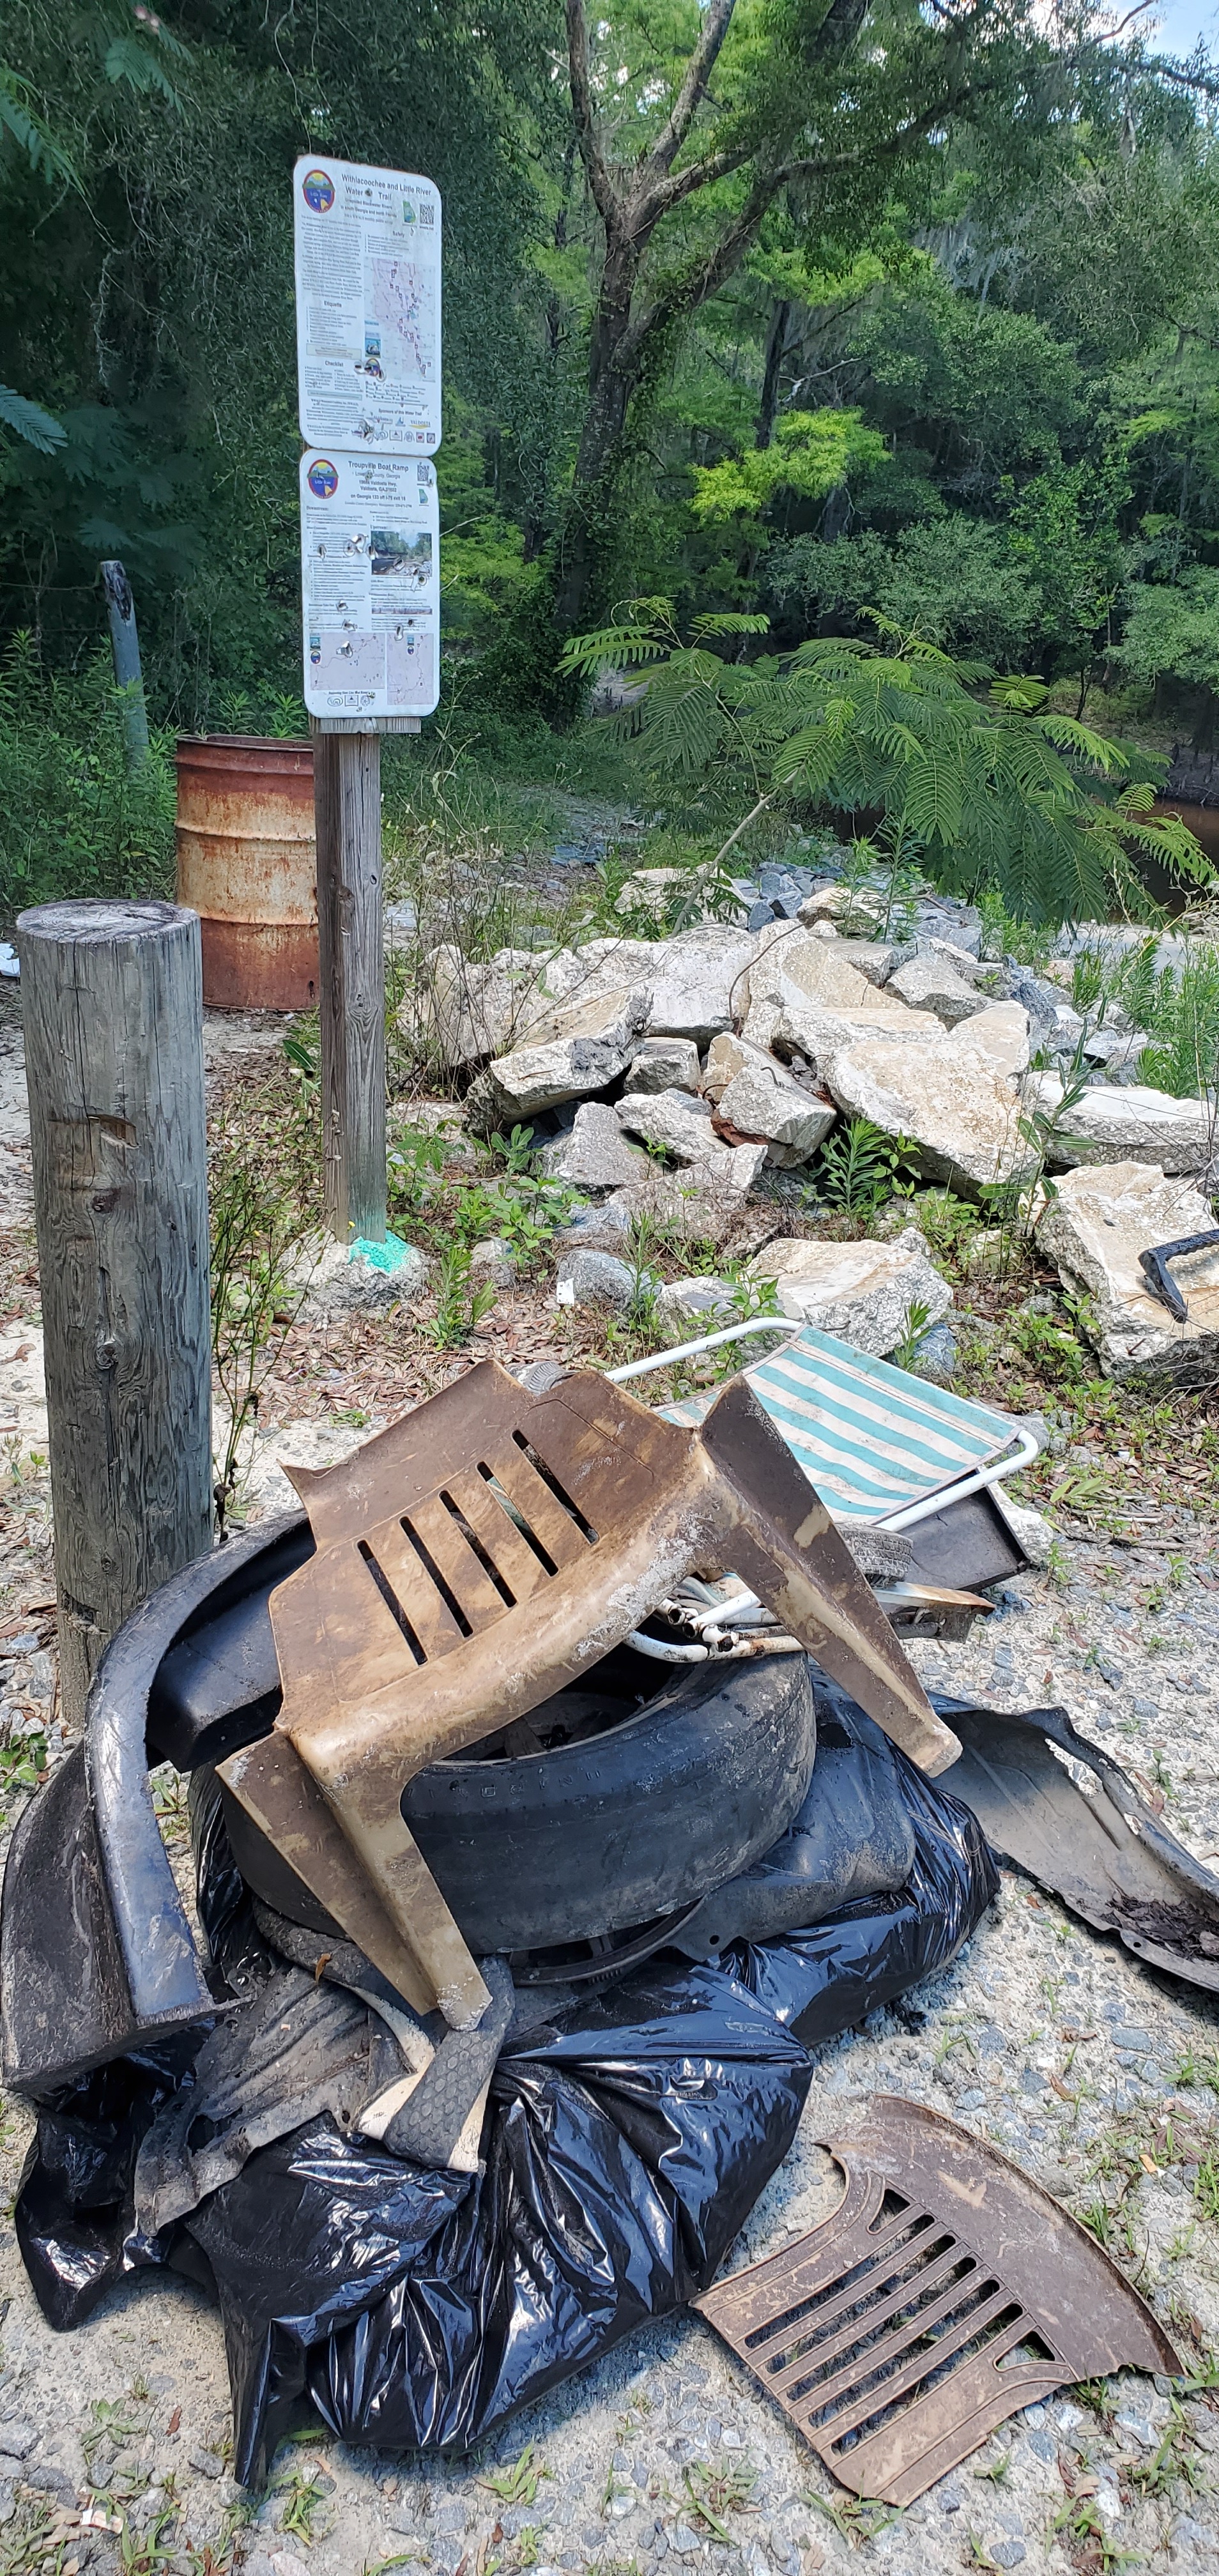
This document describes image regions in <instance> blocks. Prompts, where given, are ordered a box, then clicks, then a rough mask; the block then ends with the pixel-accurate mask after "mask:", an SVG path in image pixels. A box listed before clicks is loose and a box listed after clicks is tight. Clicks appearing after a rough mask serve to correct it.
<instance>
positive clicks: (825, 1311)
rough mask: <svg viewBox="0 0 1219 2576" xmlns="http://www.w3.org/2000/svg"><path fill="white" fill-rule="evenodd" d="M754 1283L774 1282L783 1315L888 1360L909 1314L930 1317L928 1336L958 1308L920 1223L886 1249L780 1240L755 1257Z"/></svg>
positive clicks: (925, 1323) (925, 1322)
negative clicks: (915, 1312)
mask: <svg viewBox="0 0 1219 2576" xmlns="http://www.w3.org/2000/svg"><path fill="white" fill-rule="evenodd" d="M749 1268H750V1273H751V1275H752V1276H753V1277H754V1278H755V1279H773V1280H774V1282H775V1285H776V1288H777V1291H778V1297H779V1308H780V1312H781V1313H782V1314H784V1315H790V1316H792V1317H794V1318H798V1319H799V1320H800V1321H801V1322H803V1323H806V1324H815V1325H816V1326H817V1327H818V1329H819V1331H821V1332H823V1333H836V1334H838V1335H839V1336H840V1338H841V1339H842V1340H843V1341H844V1342H853V1343H854V1345H855V1347H856V1349H857V1350H861V1351H867V1352H869V1353H870V1354H871V1356H872V1357H873V1358H874V1359H885V1358H887V1357H888V1355H889V1353H890V1351H894V1350H896V1348H897V1346H898V1343H899V1342H901V1341H902V1340H903V1339H904V1337H905V1335H906V1334H907V1332H908V1331H909V1329H910V1316H911V1310H912V1309H913V1308H915V1307H919V1306H921V1307H922V1308H923V1309H924V1310H925V1311H924V1316H923V1323H922V1330H923V1331H924V1332H926V1331H927V1330H928V1328H929V1327H930V1326H931V1325H933V1324H937V1323H938V1322H939V1320H940V1318H941V1316H942V1315H946V1314H947V1313H948V1310H949V1307H950V1306H951V1304H952V1290H951V1288H950V1286H949V1284H948V1281H947V1280H946V1279H944V1278H942V1277H941V1275H940V1273H939V1271H938V1270H937V1269H936V1267H935V1264H934V1262H933V1261H932V1259H931V1255H930V1253H929V1251H928V1248H927V1239H926V1236H925V1235H923V1234H920V1232H919V1229H918V1227H917V1226H916V1225H910V1226H907V1227H906V1228H905V1229H904V1231H903V1232H902V1233H901V1234H899V1235H897V1236H895V1237H894V1238H893V1239H892V1240H891V1241H889V1242H887V1243H878V1242H875V1241H872V1240H868V1239H865V1241H864V1242H862V1243H810V1242H807V1241H804V1240H802V1239H799V1238H794V1237H793V1238H786V1237H785V1238H781V1239H780V1240H779V1241H778V1242H775V1243H768V1244H767V1245H766V1246H765V1248H764V1250H763V1251H761V1252H759V1253H756V1254H755V1256H754V1258H753V1260H752V1261H751V1262H750V1265H749Z"/></svg>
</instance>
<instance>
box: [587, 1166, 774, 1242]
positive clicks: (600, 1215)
mask: <svg viewBox="0 0 1219 2576" xmlns="http://www.w3.org/2000/svg"><path fill="white" fill-rule="evenodd" d="M755 1157H756V1161H755V1159H754V1158H755ZM764 1159H765V1149H764V1147H762V1146H761V1145H739V1146H737V1147H736V1148H735V1150H733V1149H731V1148H729V1147H728V1146H722V1147H720V1148H718V1149H717V1152H716V1153H715V1154H713V1155H709V1156H708V1158H707V1160H706V1162H705V1163H697V1164H695V1165H693V1166H692V1167H687V1168H686V1169H685V1170H684V1171H680V1172H674V1171H671V1170H667V1169H666V1168H665V1166H664V1165H663V1164H661V1163H649V1165H648V1168H647V1170H646V1171H645V1172H643V1173H641V1174H640V1176H639V1178H638V1179H637V1180H633V1181H632V1182H631V1183H630V1184H629V1186H628V1187H627V1188H625V1189H621V1190H615V1192H614V1194H613V1197H612V1198H608V1199H606V1200H604V1201H603V1203H602V1205H601V1207H600V1209H599V1210H596V1211H595V1212H594V1211H590V1216H589V1219H588V1221H587V1222H586V1223H582V1224H581V1227H580V1229H579V1232H580V1240H581V1241H582V1242H583V1241H586V1240H589V1239H591V1237H592V1234H593V1231H594V1228H595V1227H597V1226H599V1227H600V1228H601V1229H602V1239H603V1240H604V1241H606V1242H611V1241H613V1240H615V1239H616V1238H621V1237H622V1236H624V1235H626V1234H627V1233H628V1232H629V1229H630V1227H631V1226H632V1225H633V1224H634V1223H635V1221H636V1220H637V1219H638V1218H641V1217H642V1218H646V1220H647V1221H648V1223H649V1224H651V1225H656V1226H661V1227H663V1229H664V1231H665V1233H666V1234H668V1235H673V1236H677V1237H684V1239H685V1240H686V1241H687V1242H690V1243H710V1244H712V1245H714V1246H716V1247H717V1248H718V1247H719V1246H720V1245H722V1244H725V1243H727V1242H728V1240H729V1238H730V1237H731V1236H732V1235H733V1234H734V1233H735V1231H736V1228H737V1226H738V1224H739V1223H740V1218H741V1209H742V1204H743V1201H744V1198H745V1194H746V1191H747V1189H748V1187H749V1184H750V1180H751V1178H756V1176H757V1173H758V1171H759V1170H760V1168H761V1165H762V1162H763V1160H764ZM575 1231H576V1230H575V1228H569V1229H568V1236H569V1240H570V1239H571V1237H572V1236H573V1235H574V1233H575Z"/></svg>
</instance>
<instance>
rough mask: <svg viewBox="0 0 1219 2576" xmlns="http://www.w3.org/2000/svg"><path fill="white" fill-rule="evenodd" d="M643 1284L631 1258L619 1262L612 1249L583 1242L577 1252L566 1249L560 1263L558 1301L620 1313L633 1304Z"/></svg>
mask: <svg viewBox="0 0 1219 2576" xmlns="http://www.w3.org/2000/svg"><path fill="white" fill-rule="evenodd" d="M640 1284H641V1283H640V1278H639V1274H638V1272H637V1271H635V1270H634V1269H632V1267H631V1264H630V1263H629V1261H618V1260H616V1259H615V1256H614V1254H613V1253H612V1252H592V1251H589V1250H588V1249H587V1247H585V1246H583V1245H582V1246H580V1247H579V1248H578V1249H577V1250H576V1251H575V1252H565V1253H564V1255H563V1258H562V1260H561V1261H560V1263H559V1269H558V1277H557V1279H556V1281H555V1292H554V1296H555V1304H556V1306H581V1307H587V1308H591V1309H592V1310H593V1311H596V1310H597V1309H598V1308H609V1309H612V1310H617V1311H618V1312H621V1310H622V1309H623V1307H626V1306H630V1305H632V1304H633V1303H634V1300H635V1298H636V1296H637V1294H638V1291H639V1287H640Z"/></svg>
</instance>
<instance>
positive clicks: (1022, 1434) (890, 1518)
mask: <svg viewBox="0 0 1219 2576" xmlns="http://www.w3.org/2000/svg"><path fill="white" fill-rule="evenodd" d="M1014 1437H1015V1438H1016V1440H1018V1441H1019V1444H1020V1445H1019V1448H1018V1449H1017V1451H1016V1454H1015V1456H1014V1457H1012V1458H1000V1459H999V1461H998V1464H997V1465H992V1466H990V1467H979V1469H978V1471H977V1473H976V1474H975V1475H972V1476H966V1477H965V1479H964V1482H963V1483H961V1484H959V1485H942V1486H941V1487H940V1490H939V1492H938V1494H924V1496H923V1499H922V1501H921V1503H907V1504H906V1505H905V1508H904V1510H902V1511H900V1512H886V1514H885V1517H884V1519H883V1520H880V1521H873V1522H871V1523H870V1524H869V1526H870V1527H871V1528H873V1529H884V1530H904V1529H913V1527H914V1524H915V1522H916V1521H925V1520H930V1518H931V1515H932V1513H933V1512H946V1511H947V1509H948V1507H949V1504H950V1503H963V1502H964V1500H965V1497H966V1495H967V1494H980V1493H981V1491H982V1489H983V1486H984V1485H998V1484H1000V1483H1001V1482H1002V1480H1003V1478H1004V1477H1005V1476H1014V1475H1015V1474H1016V1473H1017V1471H1018V1469H1020V1468H1021V1467H1029V1466H1031V1465H1032V1462H1033V1460H1034V1458H1035V1457H1036V1455H1037V1442H1036V1440H1035V1439H1034V1437H1033V1434H1032V1432H1031V1431H1017V1432H1016V1433H1015V1434H1014Z"/></svg>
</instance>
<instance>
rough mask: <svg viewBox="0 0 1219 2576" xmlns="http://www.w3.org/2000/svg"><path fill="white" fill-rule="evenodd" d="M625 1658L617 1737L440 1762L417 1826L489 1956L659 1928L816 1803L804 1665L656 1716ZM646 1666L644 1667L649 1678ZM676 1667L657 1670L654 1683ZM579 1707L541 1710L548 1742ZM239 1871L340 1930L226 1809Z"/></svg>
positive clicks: (753, 1666)
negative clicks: (566, 1714)
mask: <svg viewBox="0 0 1219 2576" xmlns="http://www.w3.org/2000/svg"><path fill="white" fill-rule="evenodd" d="M640 1663H641V1659H640V1658H638V1657H637V1656H635V1655H633V1654H631V1653H630V1651H629V1650H627V1649H622V1648H620V1649H618V1650H617V1653H616V1654H615V1655H614V1656H611V1657H607V1659H606V1664H605V1665H604V1666H599V1667H597V1668H596V1672H594V1673H593V1674H588V1675H586V1676H585V1677H584V1681H583V1682H582V1684H581V1685H580V1693H581V1696H582V1697H583V1698H587V1697H588V1696H589V1685H590V1683H593V1682H595V1680H596V1679H597V1676H598V1674H600V1673H602V1672H606V1673H608V1674H609V1675H610V1677H611V1681H612V1684H613V1685H614V1687H613V1688H612V1690H611V1692H610V1693H609V1694H607V1695H606V1709H607V1716H608V1721H609V1722H608V1723H605V1724H604V1726H603V1728H602V1731H600V1732H598V1733H593V1734H588V1735H585V1736H583V1737H582V1738H581V1739H580V1740H578V1741H576V1742H574V1743H569V1744H564V1745H561V1746H560V1747H559V1748H558V1749H554V1750H546V1751H543V1752H540V1753H520V1754H517V1755H516V1757H515V1758H512V1759H508V1758H502V1757H501V1758H498V1759H496V1758H491V1759H488V1758H479V1757H480V1756H481V1755H482V1748H481V1747H478V1748H475V1750H474V1753H473V1754H467V1755H466V1756H465V1757H463V1758H462V1759H460V1760H457V1761H452V1762H438V1763H436V1764H434V1765H433V1766H432V1768H431V1769H430V1770H427V1771H423V1772H420V1773H419V1775H418V1776H417V1778H416V1779H414V1780H412V1781H411V1782H410V1784H409V1787H408V1788H407V1790H406V1793H405V1795H404V1798H403V1802H402V1803H403V1813H404V1815H405V1817H406V1821H407V1823H408V1824H409V1826H410V1828H411V1831H412V1833H413V1834H414V1836H415V1838H416V1841H417V1842H418V1844H419V1847H420V1850H421V1851H422V1853H423V1855H424V1858H425V1860H426V1861H427V1862H428V1865H429V1867H430V1868H431V1869H432V1870H433V1871H434V1872H435V1875H436V1878H437V1880H438V1881H439V1884H440V1886H441V1887H442V1889H443V1891H444V1894H445V1896H446V1897H447V1899H448V1902H449V1904H450V1905H451V1907H452V1909H453V1912H454V1914H455V1915H456V1917H457V1921H458V1922H459V1924H460V1925H461V1928H462V1931H463V1932H464V1934H465V1937H466V1939H467V1941H468V1942H469V1944H470V1947H471V1949H472V1950H473V1951H474V1953H475V1955H476V1957H485V1956H486V1955H487V1954H488V1953H491V1952H496V1951H501V1950H535V1949H549V1948H552V1947H554V1946H557V1945H559V1944H561V1943H565V1942H576V1941H586V1940H590V1939H595V1938H596V1937H597V1936H598V1935H599V1934H602V1933H608V1932H614V1931H617V1930H619V1929H620V1928H621V1927H622V1926H624V1925H627V1924H636V1923H643V1922H647V1921H650V1920H651V1919H652V1918H653V1917H655V1916H657V1915H662V1914H668V1913H670V1912H671V1911H673V1910H674V1909H676V1908H678V1907H681V1906H684V1905H688V1904H691V1903H693V1902H694V1901H695V1900H696V1899H697V1898H699V1897H701V1896H705V1895H706V1894H708V1892H709V1891H710V1890H711V1889H713V1888H716V1887H719V1886H721V1885H722V1884H723V1882H724V1880H725V1879H728V1878H732V1877H734V1876H735V1875H736V1873H737V1872H738V1871H740V1870H743V1869H747V1868H748V1867H749V1864H750V1862H751V1861H753V1860H755V1859H757V1857H758V1856H759V1854H760V1853H762V1852H764V1851H768V1850H769V1849H770V1846H771V1844H772V1843H774V1842H776V1841H777V1840H778V1838H779V1836H780V1835H781V1834H784V1833H786V1831H787V1828H788V1826H789V1825H790V1823H791V1821H792V1819H793V1817H794V1816H795V1814H796V1813H797V1810H798V1809H799V1807H800V1806H801V1804H802V1803H803V1800H804V1798H805V1796H806V1794H807V1791H808V1786H809V1781H810V1779H811V1777H812V1771H813V1759H814V1754H815V1751H816V1717H815V1713H814V1708H813V1696H812V1690H811V1687H810V1683H809V1677H808V1669H807V1666H806V1663H805V1659H804V1657H803V1655H771V1656H765V1657H762V1658H760V1659H758V1660H757V1661H749V1662H742V1663H709V1664H698V1665H694V1666H692V1667H691V1668H690V1669H689V1670H688V1671H686V1672H684V1673H681V1674H680V1676H679V1678H677V1679H676V1680H672V1681H667V1682H666V1684H665V1686H664V1688H662V1690H661V1691H660V1692H659V1693H658V1694H657V1695H656V1696H655V1697H653V1698H651V1699H649V1701H648V1702H647V1704H646V1705H645V1706H643V1707H636V1706H635V1705H633V1702H634V1700H635V1698H636V1696H637V1694H636V1692H635V1691H633V1690H631V1689H630V1687H629V1684H630V1682H631V1680H632V1679H636V1680H637V1679H638V1677H639V1667H640ZM632 1668H633V1669H632ZM661 1669H662V1668H661V1667H658V1666H656V1665H655V1664H652V1665H650V1666H645V1667H644V1668H643V1671H644V1675H645V1676H646V1680H647V1683H648V1684H649V1685H650V1686H651V1685H654V1682H655V1677H656V1674H657V1672H658V1671H659V1670H661ZM567 1697H568V1695H567V1694H565V1693H559V1694H558V1696H557V1697H556V1698H555V1699H554V1700H552V1701H548V1702H547V1703H546V1706H545V1708H544V1709H537V1710H535V1711H534V1712H533V1717H532V1719H531V1721H530V1724H531V1726H532V1727H534V1728H535V1729H537V1730H539V1731H540V1732H545V1728H546V1722H547V1720H548V1719H552V1718H553V1716H554V1714H555V1713H556V1712H561V1711H562V1709H563V1705H564V1701H565V1699H566V1698H567ZM224 1803H225V1818H226V1822H227V1824H228V1828H229V1834H230V1839H231V1841H232V1845H233V1852H234V1857H235V1859H236V1861H237V1865H238V1868H239V1869H240V1870H241V1872H242V1875H243V1876H244V1877H245V1879H246V1880H247V1882H248V1884H249V1885H250V1886H251V1887H252V1888H253V1889H254V1892H255V1894H256V1895H258V1896H261V1897H262V1898H263V1899H264V1901H265V1902H266V1903H267V1904H268V1905H271V1906H274V1907H275V1909H276V1910H277V1912H279V1913H282V1914H287V1915H290V1916H292V1917H293V1918H294V1919H295V1920H296V1921H297V1922H303V1923H307V1924H309V1925H310V1927H311V1928H312V1929H314V1930H316V1931H319V1932H325V1931H332V1930H333V1929H334V1928H335V1927H334V1926H333V1925H332V1924H331V1923H330V1922H329V1919H328V1917H327V1916H326V1915H325V1914H324V1913H323V1912H322V1910H321V1908H320V1907H319V1906H318V1903H317V1900H316V1898H314V1897H312V1896H311V1895H310V1894H309V1891H308V1889H307V1888H305V1887H304V1886H303V1885H302V1883H301V1881H300V1880H299V1879H298V1878H297V1877H296V1875H295V1872H294V1871H292V1870H290V1869H289V1868H288V1866H287V1864H286V1863H285V1862H284V1861H283V1860H282V1859H281V1858H280V1856H279V1854H278V1853H277V1852H276V1851H275V1850H274V1849H273V1847H272V1846H271V1845H270V1844H269V1843H268V1842H267V1841H266V1840H265V1838H264V1837H263V1836H262V1835H261V1834H260V1833H258V1831H257V1829H256V1828H255V1827H253V1826H252V1825H251V1823H250V1820H249V1818H248V1817H247V1816H245V1815H244V1814H243V1812H242V1810H241V1809H240V1808H239V1807H237V1805H236V1803H235V1801H234V1800H233V1799H231V1798H230V1797H228V1795H227V1794H226V1796H225V1801H224Z"/></svg>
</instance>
